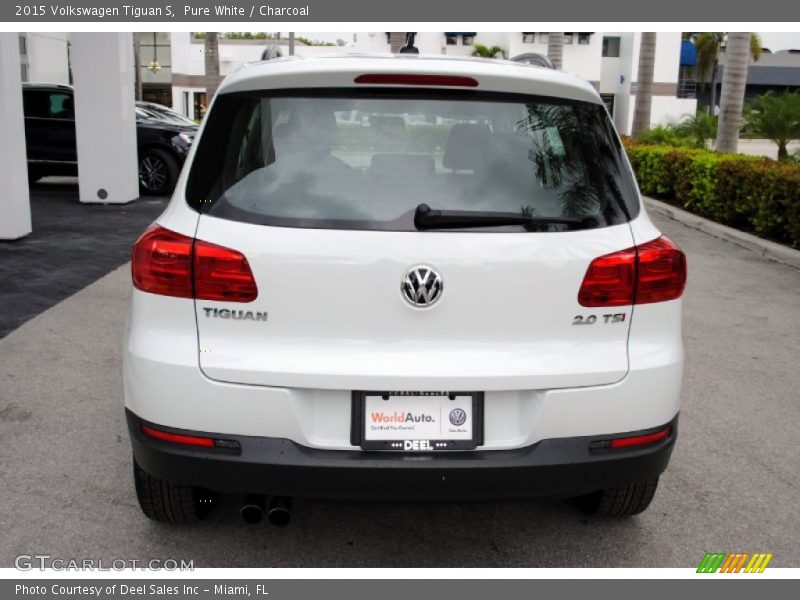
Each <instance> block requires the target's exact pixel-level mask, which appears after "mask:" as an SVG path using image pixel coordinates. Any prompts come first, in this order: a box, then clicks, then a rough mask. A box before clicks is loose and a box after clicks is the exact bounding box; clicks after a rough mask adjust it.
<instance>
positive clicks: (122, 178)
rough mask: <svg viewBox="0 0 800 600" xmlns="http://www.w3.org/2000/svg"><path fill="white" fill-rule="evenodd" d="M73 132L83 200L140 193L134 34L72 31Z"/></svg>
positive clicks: (119, 199)
mask: <svg viewBox="0 0 800 600" xmlns="http://www.w3.org/2000/svg"><path fill="white" fill-rule="evenodd" d="M71 40H72V52H71V57H72V72H73V77H74V80H75V133H76V137H77V141H78V186H79V195H80V201H81V202H100V203H104V204H106V203H114V204H121V203H125V202H130V201H131V200H135V199H136V198H137V197H138V196H139V177H138V163H137V157H136V114H135V105H134V73H133V37H132V36H131V34H130V33H73V34H71Z"/></svg>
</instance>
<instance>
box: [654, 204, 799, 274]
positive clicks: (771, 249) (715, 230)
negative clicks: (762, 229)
mask: <svg viewBox="0 0 800 600" xmlns="http://www.w3.org/2000/svg"><path fill="white" fill-rule="evenodd" d="M642 198H643V199H644V202H645V205H646V206H647V209H648V211H650V212H652V213H655V214H657V215H661V216H664V217H667V218H669V219H672V220H673V221H677V222H678V223H682V224H683V225H686V226H687V227H691V228H692V229H697V230H698V231H702V232H703V233H707V234H708V235H711V236H714V237H715V238H719V239H721V240H725V241H726V242H730V243H732V244H736V245H737V246H740V247H742V248H745V249H746V250H750V251H751V252H755V253H756V254H758V255H759V256H762V257H764V258H766V259H769V260H773V261H775V262H779V263H782V264H784V265H788V266H790V267H794V268H795V269H800V250H794V249H793V248H789V247H787V246H782V245H781V244H776V243H775V242H770V241H769V240H765V239H762V238H760V237H758V236H755V235H752V234H750V233H745V232H744V231H739V230H738V229H733V228H732V227H728V226H727V225H720V224H719V223H715V222H714V221H709V220H708V219H704V218H703V217H699V216H697V215H695V214H692V213H690V212H687V211H685V210H683V209H680V208H677V207H675V206H672V205H671V204H667V203H665V202H661V201H660V200H656V199H654V198H649V197H647V196H642Z"/></svg>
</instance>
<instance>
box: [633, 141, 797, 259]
mask: <svg viewBox="0 0 800 600" xmlns="http://www.w3.org/2000/svg"><path fill="white" fill-rule="evenodd" d="M625 149H626V151H627V152H628V157H629V158H630V161H631V165H632V166H633V170H634V172H635V173H636V178H637V179H638V181H639V187H640V188H641V190H642V193H643V194H646V195H648V196H653V197H656V198H660V199H662V200H664V201H666V202H668V203H670V204H674V205H675V206H679V207H680V208H684V209H686V210H688V211H691V212H693V213H695V214H698V215H701V216H703V217H707V218H709V219H713V220H714V221H717V222H719V223H723V224H725V225H729V226H731V227H736V228H737V229H741V230H744V231H750V232H753V233H756V234H758V235H760V236H763V237H766V238H769V239H772V240H775V241H777V242H781V243H784V244H789V245H791V246H795V247H798V246H800V165H796V164H791V163H783V162H777V161H773V160H769V159H768V158H761V157H755V156H745V155H742V154H718V153H716V152H710V151H707V150H695V149H688V148H674V147H670V146H652V145H648V144H642V143H638V142H635V141H633V140H630V139H626V140H625Z"/></svg>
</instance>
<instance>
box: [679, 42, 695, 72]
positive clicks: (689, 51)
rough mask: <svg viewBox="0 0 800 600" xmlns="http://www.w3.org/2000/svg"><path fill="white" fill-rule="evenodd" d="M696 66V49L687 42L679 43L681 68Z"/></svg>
mask: <svg viewBox="0 0 800 600" xmlns="http://www.w3.org/2000/svg"><path fill="white" fill-rule="evenodd" d="M695 65H697V48H695V47H694V44H693V43H692V42H690V41H689V40H683V41H682V42H681V66H685V67H694V66H695Z"/></svg>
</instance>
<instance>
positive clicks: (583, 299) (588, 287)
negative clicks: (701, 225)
mask: <svg viewBox="0 0 800 600" xmlns="http://www.w3.org/2000/svg"><path fill="white" fill-rule="evenodd" d="M685 286H686V255H684V253H683V252H681V251H680V249H679V248H678V247H677V246H676V245H675V244H674V243H673V242H672V241H671V240H669V239H668V238H666V237H663V236H662V237H660V238H657V239H655V240H653V241H652V242H647V243H646V244H642V245H641V246H635V247H633V248H628V249H626V250H620V251H619V252H614V253H612V254H606V255H605V256H601V257H599V258H596V259H594V260H593V261H592V263H591V264H590V265H589V268H588V269H587V270H586V275H584V278H583V283H582V284H581V288H580V291H579V292H578V303H579V304H580V305H581V306H587V307H598V306H628V305H631V304H651V303H653V302H664V301H666V300H674V299H676V298H680V297H681V295H682V294H683V290H684V288H685Z"/></svg>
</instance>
